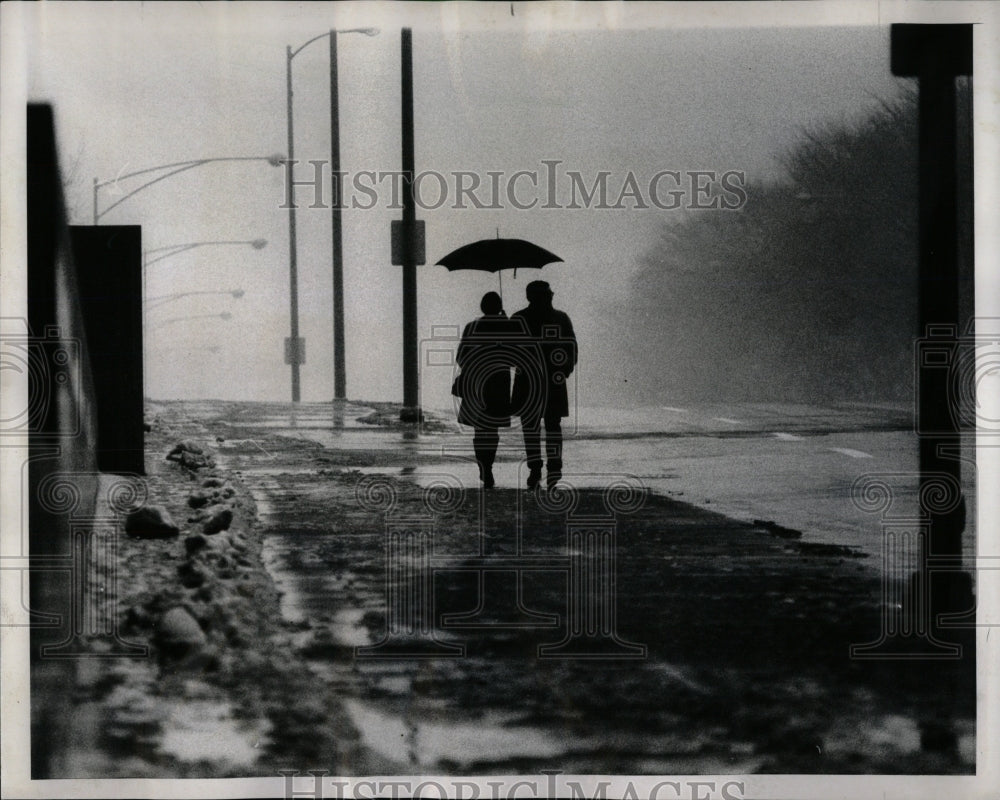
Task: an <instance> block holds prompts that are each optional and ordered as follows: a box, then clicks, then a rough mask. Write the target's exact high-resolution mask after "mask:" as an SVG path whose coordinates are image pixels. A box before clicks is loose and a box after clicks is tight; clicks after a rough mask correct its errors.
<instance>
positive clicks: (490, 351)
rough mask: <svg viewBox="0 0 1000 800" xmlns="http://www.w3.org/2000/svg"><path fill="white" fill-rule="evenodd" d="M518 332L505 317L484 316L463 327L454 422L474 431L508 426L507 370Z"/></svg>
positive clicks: (508, 371) (515, 326)
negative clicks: (459, 388) (459, 399)
mask: <svg viewBox="0 0 1000 800" xmlns="http://www.w3.org/2000/svg"><path fill="white" fill-rule="evenodd" d="M520 331H521V329H520V328H519V327H518V326H517V325H513V324H512V323H511V321H510V320H509V319H507V317H506V316H501V315H487V316H483V317H479V319H474V320H473V321H472V322H470V323H469V324H468V325H466V326H465V330H464V331H463V332H462V340H461V342H460V343H459V345H458V353H457V355H456V360H457V361H458V366H459V367H460V368H461V370H462V373H461V376H460V377H459V382H460V383H461V385H462V387H463V388H462V404H461V405H460V406H459V409H458V421H459V423H460V424H462V425H470V426H472V427H474V428H507V427H510V370H511V367H512V366H513V358H512V354H513V352H514V348H515V346H516V343H517V342H519V341H521V339H522V338H523V336H522V335H521V334H520Z"/></svg>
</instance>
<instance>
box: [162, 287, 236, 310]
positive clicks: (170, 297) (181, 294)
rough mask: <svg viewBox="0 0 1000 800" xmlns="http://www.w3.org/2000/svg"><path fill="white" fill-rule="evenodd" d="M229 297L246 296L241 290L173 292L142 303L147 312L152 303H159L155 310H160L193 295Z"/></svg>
mask: <svg viewBox="0 0 1000 800" xmlns="http://www.w3.org/2000/svg"><path fill="white" fill-rule="evenodd" d="M206 294H208V295H218V294H223V295H229V296H230V297H232V298H233V299H234V300H239V299H240V298H241V297H243V295H245V294H246V292H244V291H243V290H242V289H225V290H222V289H217V290H212V291H199V292H174V293H173V294H161V295H159V296H158V297H147V298H146V300H144V301H143V302H144V303H145V304H146V306H147V308H149V310H153V303H159V305H158V306H156V308H161V307H162V306H164V305H166V304H167V303H169V302H171V301H173V300H180V299H181V298H182V297H193V296H195V295H206Z"/></svg>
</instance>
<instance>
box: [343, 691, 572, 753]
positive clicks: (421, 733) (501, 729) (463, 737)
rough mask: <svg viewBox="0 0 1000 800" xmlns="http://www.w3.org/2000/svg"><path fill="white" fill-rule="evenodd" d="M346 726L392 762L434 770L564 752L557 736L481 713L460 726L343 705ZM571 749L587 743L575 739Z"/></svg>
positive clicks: (507, 716) (504, 717)
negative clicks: (443, 764)
mask: <svg viewBox="0 0 1000 800" xmlns="http://www.w3.org/2000/svg"><path fill="white" fill-rule="evenodd" d="M345 705H346V707H347V712H348V714H349V715H350V717H351V720H352V722H354V724H355V726H356V727H357V728H358V729H359V730H360V731H361V736H362V739H363V740H364V743H365V745H366V746H367V747H369V748H370V749H371V750H373V751H374V752H376V753H378V754H379V755H381V756H383V757H385V758H388V759H391V760H393V761H397V762H401V763H404V764H409V765H411V766H414V767H419V768H421V769H434V768H436V767H437V766H438V765H439V764H440V762H441V761H447V762H449V763H457V764H460V765H468V764H472V763H473V762H476V761H481V760H483V759H489V760H490V761H492V762H494V763H496V762H503V761H509V760H511V759H514V758H555V757H556V756H560V755H563V754H565V753H566V751H567V749H568V746H569V743H568V742H567V740H566V739H564V738H562V737H556V736H555V735H553V734H549V733H546V732H545V731H543V730H541V729H539V728H533V727H526V726H516V727H515V726H511V727H505V726H506V725H507V723H509V722H510V721H512V720H513V719H515V715H514V714H498V713H492V714H485V715H483V717H481V718H478V719H475V720H469V721H461V722H447V723H444V722H427V721H423V720H421V721H419V722H411V721H409V720H406V719H404V718H402V717H399V716H397V715H394V714H389V713H386V712H384V711H382V710H380V709H377V708H375V706H373V705H372V704H370V703H363V702H361V701H358V700H345ZM572 744H573V747H574V748H579V747H581V746H583V747H586V746H587V744H586V743H585V742H584V741H583V740H579V739H578V740H575V741H574V742H573V743H572Z"/></svg>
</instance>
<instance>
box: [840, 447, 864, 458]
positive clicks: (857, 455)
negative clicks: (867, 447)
mask: <svg viewBox="0 0 1000 800" xmlns="http://www.w3.org/2000/svg"><path fill="white" fill-rule="evenodd" d="M830 449H831V450H832V451H833V452H834V453H843V454H844V455H845V456H850V457H851V458H874V456H873V455H872V454H871V453H865V452H863V451H861V450H852V449H851V448H849V447H831V448H830Z"/></svg>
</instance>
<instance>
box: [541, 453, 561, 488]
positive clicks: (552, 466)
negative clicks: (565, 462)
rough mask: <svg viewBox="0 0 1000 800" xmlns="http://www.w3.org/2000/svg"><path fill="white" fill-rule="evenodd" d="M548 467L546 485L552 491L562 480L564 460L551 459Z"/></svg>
mask: <svg viewBox="0 0 1000 800" xmlns="http://www.w3.org/2000/svg"><path fill="white" fill-rule="evenodd" d="M546 467H547V472H546V475H545V485H546V486H547V487H548V488H549V489H551V488H552V487H553V486H555V485H556V484H557V483H559V479H560V478H562V460H561V459H560V460H556V459H550V460H549V463H548V464H546Z"/></svg>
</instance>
